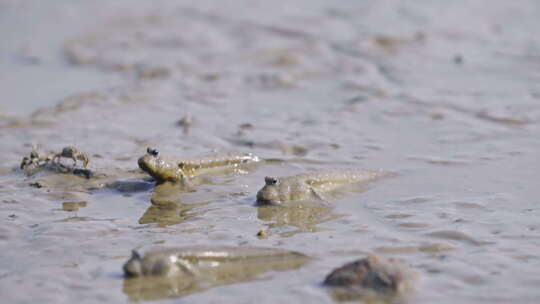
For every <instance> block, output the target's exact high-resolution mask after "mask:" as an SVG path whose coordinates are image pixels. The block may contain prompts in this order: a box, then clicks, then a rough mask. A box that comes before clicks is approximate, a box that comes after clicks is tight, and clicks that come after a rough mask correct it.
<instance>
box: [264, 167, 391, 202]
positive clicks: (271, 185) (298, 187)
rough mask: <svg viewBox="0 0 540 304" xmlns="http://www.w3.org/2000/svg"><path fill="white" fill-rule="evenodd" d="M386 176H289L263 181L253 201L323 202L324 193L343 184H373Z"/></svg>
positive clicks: (347, 172)
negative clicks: (309, 200)
mask: <svg viewBox="0 0 540 304" xmlns="http://www.w3.org/2000/svg"><path fill="white" fill-rule="evenodd" d="M386 175H389V173H385V172H375V171H368V170H363V169H335V170H330V171H321V172H314V173H306V174H299V175H294V176H289V177H271V176H267V177H265V179H264V182H265V185H264V186H263V188H262V189H261V190H259V192H257V202H259V203H270V204H281V203H283V202H286V201H298V200H305V199H308V198H315V199H320V200H325V196H324V195H325V193H328V192H331V191H335V190H337V189H339V188H342V187H344V186H346V185H351V184H358V183H363V182H369V181H373V180H375V179H378V178H381V177H383V176H386Z"/></svg>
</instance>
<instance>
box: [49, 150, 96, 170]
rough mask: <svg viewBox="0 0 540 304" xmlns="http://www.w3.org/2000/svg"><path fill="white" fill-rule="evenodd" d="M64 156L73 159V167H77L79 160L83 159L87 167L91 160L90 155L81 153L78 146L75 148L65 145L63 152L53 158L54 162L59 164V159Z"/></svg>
mask: <svg viewBox="0 0 540 304" xmlns="http://www.w3.org/2000/svg"><path fill="white" fill-rule="evenodd" d="M62 157H65V158H71V159H73V167H75V165H77V160H81V161H83V163H84V167H85V168H86V166H87V165H88V162H89V159H88V156H86V155H85V154H83V153H81V152H80V151H79V149H77V148H75V147H73V146H71V147H65V148H64V149H62V152H60V153H58V154H56V155H55V156H54V157H53V159H52V161H53V163H57V164H58V163H59V161H60V158H62Z"/></svg>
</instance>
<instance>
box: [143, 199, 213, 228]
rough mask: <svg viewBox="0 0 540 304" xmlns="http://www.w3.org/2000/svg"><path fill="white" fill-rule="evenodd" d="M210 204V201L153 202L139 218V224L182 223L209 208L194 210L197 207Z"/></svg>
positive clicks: (167, 224) (162, 224)
mask: <svg viewBox="0 0 540 304" xmlns="http://www.w3.org/2000/svg"><path fill="white" fill-rule="evenodd" d="M208 204H209V203H208V202H204V203H195V204H182V203H180V202H177V203H170V204H165V205H155V204H151V205H150V207H148V209H146V212H144V214H143V215H142V216H141V218H140V219H139V224H149V223H157V224H158V227H166V226H170V225H176V224H180V223H182V222H183V221H185V220H187V219H190V218H192V217H196V216H199V215H203V214H205V213H206V212H208V211H209V210H201V211H192V209H194V208H196V207H201V206H205V205H208Z"/></svg>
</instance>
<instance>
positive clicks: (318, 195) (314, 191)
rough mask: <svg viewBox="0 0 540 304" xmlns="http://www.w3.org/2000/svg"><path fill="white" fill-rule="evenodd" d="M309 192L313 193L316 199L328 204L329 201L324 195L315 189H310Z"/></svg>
mask: <svg viewBox="0 0 540 304" xmlns="http://www.w3.org/2000/svg"><path fill="white" fill-rule="evenodd" d="M309 190H310V191H311V194H312V195H313V197H315V198H316V199H318V200H320V201H322V202H325V203H328V200H327V199H326V198H325V197H324V195H322V194H321V193H320V191H317V190H316V189H315V188H313V187H309Z"/></svg>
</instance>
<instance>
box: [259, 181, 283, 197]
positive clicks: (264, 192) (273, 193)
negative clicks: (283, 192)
mask: <svg viewBox="0 0 540 304" xmlns="http://www.w3.org/2000/svg"><path fill="white" fill-rule="evenodd" d="M264 184H265V185H264V187H262V189H261V190H259V192H257V202H258V203H269V204H279V203H280V202H281V201H280V195H279V178H277V177H272V176H267V177H265V178H264Z"/></svg>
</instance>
